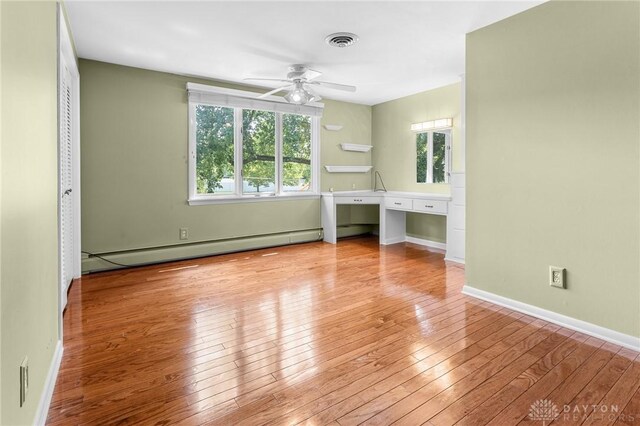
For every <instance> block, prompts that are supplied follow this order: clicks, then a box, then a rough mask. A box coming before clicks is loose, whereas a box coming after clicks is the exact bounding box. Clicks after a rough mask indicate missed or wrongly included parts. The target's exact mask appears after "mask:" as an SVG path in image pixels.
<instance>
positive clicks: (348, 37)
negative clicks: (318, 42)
mask: <svg viewBox="0 0 640 426" xmlns="http://www.w3.org/2000/svg"><path fill="white" fill-rule="evenodd" d="M324 41H326V42H327V44H328V45H329V46H333V47H349V46H351V45H352V44H355V42H357V41H358V36H357V35H355V34H353V33H333V34H329V35H328V36H327V37H325V39H324Z"/></svg>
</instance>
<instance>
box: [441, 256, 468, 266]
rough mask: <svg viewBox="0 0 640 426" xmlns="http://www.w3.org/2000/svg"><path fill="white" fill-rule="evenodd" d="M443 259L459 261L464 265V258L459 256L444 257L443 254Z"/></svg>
mask: <svg viewBox="0 0 640 426" xmlns="http://www.w3.org/2000/svg"><path fill="white" fill-rule="evenodd" d="M444 260H446V261H447V262H456V263H460V264H461V265H464V259H461V258H459V257H446V256H445V258H444Z"/></svg>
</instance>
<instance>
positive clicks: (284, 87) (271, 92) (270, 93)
mask: <svg viewBox="0 0 640 426" xmlns="http://www.w3.org/2000/svg"><path fill="white" fill-rule="evenodd" d="M290 87H293V86H282V87H278V88H277V89H273V90H272V91H270V92H267V93H264V94H262V95H260V96H258V99H262V98H266V97H267V96H271V95H273V94H275V93H278V92H280V91H282V90H287V89H289V88H290Z"/></svg>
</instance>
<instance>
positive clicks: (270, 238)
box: [82, 229, 322, 274]
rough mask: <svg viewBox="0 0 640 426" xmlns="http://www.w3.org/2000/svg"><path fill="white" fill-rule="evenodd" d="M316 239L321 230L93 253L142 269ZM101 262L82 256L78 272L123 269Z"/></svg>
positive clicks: (97, 258) (320, 235)
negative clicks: (148, 266)
mask: <svg viewBox="0 0 640 426" xmlns="http://www.w3.org/2000/svg"><path fill="white" fill-rule="evenodd" d="M319 240H322V230H321V229H308V230H303V231H294V232H283V233H279V234H268V235H257V236H250V237H241V238H232V239H226V240H215V241H206V242H200V243H190V244H181V245H175V246H165V247H155V248H148V249H141V250H131V251H121V252H112V253H97V254H98V255H99V256H100V257H102V258H103V259H107V260H109V261H111V262H115V263H119V264H122V265H127V266H143V265H152V264H156V263H162V262H171V261H177V260H185V259H193V258H198V257H206V256H213V255H217V254H225V253H234V252H239V251H247V250H256V249H261V248H267V247H277V246H284V245H289V244H299V243H307V242H311V241H319ZM103 259H100V258H99V257H97V256H91V255H89V256H87V257H84V258H83V259H82V273H83V274H87V273H91V272H99V271H107V270H111V269H119V268H122V267H123V266H119V265H115V264H113V263H109V262H108V261H106V260H103Z"/></svg>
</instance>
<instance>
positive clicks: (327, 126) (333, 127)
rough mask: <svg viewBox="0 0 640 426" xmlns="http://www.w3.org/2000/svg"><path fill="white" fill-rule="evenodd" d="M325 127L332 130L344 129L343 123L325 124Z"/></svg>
mask: <svg viewBox="0 0 640 426" xmlns="http://www.w3.org/2000/svg"><path fill="white" fill-rule="evenodd" d="M323 127H324V128H325V129H327V130H329V131H330V132H337V131H338V130H341V129H342V124H325V125H324V126H323Z"/></svg>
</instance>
